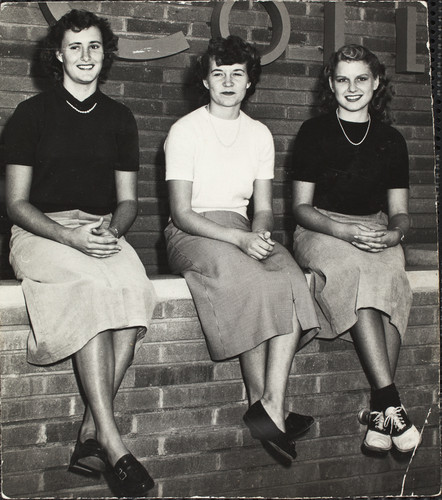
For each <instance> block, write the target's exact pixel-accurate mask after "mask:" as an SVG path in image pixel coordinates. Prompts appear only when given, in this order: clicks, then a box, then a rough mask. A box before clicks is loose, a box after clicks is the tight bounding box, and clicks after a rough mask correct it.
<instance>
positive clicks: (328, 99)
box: [319, 44, 393, 123]
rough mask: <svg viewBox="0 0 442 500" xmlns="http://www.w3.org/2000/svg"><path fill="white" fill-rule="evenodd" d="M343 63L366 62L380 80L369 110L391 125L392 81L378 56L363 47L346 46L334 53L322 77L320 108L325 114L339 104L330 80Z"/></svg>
mask: <svg viewBox="0 0 442 500" xmlns="http://www.w3.org/2000/svg"><path fill="white" fill-rule="evenodd" d="M341 61H347V62H351V61H363V62H365V63H366V64H367V65H368V67H369V68H370V71H371V73H372V75H373V76H374V78H379V85H378V88H377V89H376V90H375V91H374V94H373V99H372V100H371V102H370V104H369V106H368V109H369V112H370V114H371V115H372V116H375V117H376V118H378V119H380V120H382V121H384V122H386V123H391V121H392V120H391V116H390V110H389V108H388V105H389V102H390V101H391V98H392V96H393V90H392V88H391V85H390V81H389V80H388V78H387V77H386V74H385V66H384V65H383V64H382V63H381V62H380V61H379V59H378V58H377V56H375V55H374V54H373V52H370V51H369V50H368V49H367V48H365V47H363V46H362V45H355V44H352V45H344V46H343V47H341V48H340V49H339V50H337V51H336V52H334V53H333V54H332V55H331V56H330V59H329V61H328V64H327V65H326V66H325V67H324V69H323V72H322V76H321V85H320V90H319V107H320V109H321V111H323V112H330V111H334V110H335V109H336V108H337V106H338V103H337V101H336V98H335V94H334V93H333V92H332V90H331V89H330V84H329V79H330V78H331V79H333V78H334V76H335V71H336V67H337V65H338V63H339V62H341Z"/></svg>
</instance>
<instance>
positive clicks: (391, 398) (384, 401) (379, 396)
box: [371, 384, 401, 411]
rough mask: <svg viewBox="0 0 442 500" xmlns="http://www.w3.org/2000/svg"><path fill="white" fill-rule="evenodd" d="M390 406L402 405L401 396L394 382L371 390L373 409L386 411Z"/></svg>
mask: <svg viewBox="0 0 442 500" xmlns="http://www.w3.org/2000/svg"><path fill="white" fill-rule="evenodd" d="M390 406H395V407H396V406H401V398H400V397H399V393H398V391H397V389H396V386H395V385H394V384H390V385H387V386H386V387H382V388H381V389H372V390H371V409H372V410H375V411H385V410H386V409H387V408H388V407H390Z"/></svg>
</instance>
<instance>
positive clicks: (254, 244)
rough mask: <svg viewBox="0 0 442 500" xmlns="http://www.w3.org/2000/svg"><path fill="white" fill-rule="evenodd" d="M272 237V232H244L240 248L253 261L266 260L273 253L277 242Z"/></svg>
mask: <svg viewBox="0 0 442 500" xmlns="http://www.w3.org/2000/svg"><path fill="white" fill-rule="evenodd" d="M271 236H272V233H271V232H270V231H264V230H257V231H252V232H244V233H243V235H242V237H241V241H240V244H239V248H240V249H241V250H242V251H243V252H244V253H245V254H247V255H248V256H249V257H252V259H255V260H264V259H266V258H267V257H268V256H269V255H270V254H271V253H272V252H273V247H274V245H275V242H274V241H273V240H272V239H271Z"/></svg>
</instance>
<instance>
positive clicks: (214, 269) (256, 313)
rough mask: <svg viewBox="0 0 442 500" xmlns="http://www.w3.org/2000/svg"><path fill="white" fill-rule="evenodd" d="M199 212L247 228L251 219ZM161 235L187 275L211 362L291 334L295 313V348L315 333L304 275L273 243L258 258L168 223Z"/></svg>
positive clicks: (172, 261)
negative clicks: (298, 327) (297, 326)
mask: <svg viewBox="0 0 442 500" xmlns="http://www.w3.org/2000/svg"><path fill="white" fill-rule="evenodd" d="M200 215H202V216H204V217H206V218H208V219H210V220H212V221H214V222H216V223H218V224H220V225H222V226H226V227H231V228H237V229H241V230H244V231H250V222H249V221H248V220H247V219H245V218H244V217H243V216H242V215H240V214H238V213H236V212H232V211H210V212H205V213H202V214H200ZM165 236H166V242H167V252H168V258H169V264H170V267H171V269H172V271H173V272H174V273H177V274H182V275H183V276H184V278H185V279H186V282H187V284H188V286H189V289H190V292H191V294H192V297H193V299H194V302H195V306H196V309H197V312H198V316H199V318H200V321H201V325H202V329H203V332H204V334H205V338H206V342H207V347H208V350H209V353H210V356H211V358H212V359H213V360H223V359H227V358H231V357H234V356H237V355H239V354H241V353H243V352H246V351H248V350H250V349H252V348H254V347H256V346H257V345H259V344H261V343H262V342H264V341H266V340H268V339H270V338H272V337H274V336H276V335H283V334H288V333H291V332H293V330H294V319H295V314H296V318H297V319H298V321H299V323H300V325H301V329H302V331H303V335H302V337H301V341H300V345H299V348H300V347H302V346H303V345H305V343H307V342H308V341H309V340H311V339H312V338H313V337H314V335H315V334H316V333H317V327H318V320H317V318H316V313H315V309H314V305H313V301H312V299H311V296H310V292H309V289H308V285H307V282H306V279H305V276H304V273H303V272H302V271H301V269H300V268H299V266H298V265H297V264H296V262H295V261H294V260H293V257H292V256H291V255H290V253H289V252H288V251H287V250H286V249H285V248H284V247H283V246H282V245H280V244H278V243H276V244H275V247H274V250H273V252H272V254H271V255H270V256H269V257H268V258H267V259H265V260H262V261H257V260H255V259H252V258H251V257H249V256H247V255H246V254H245V253H243V252H242V251H241V250H240V249H239V248H238V247H236V246H235V245H232V244H230V243H225V242H222V241H218V240H213V239H210V238H204V237H200V236H192V235H189V234H188V233H185V232H183V231H181V230H180V229H178V228H177V227H176V226H175V225H174V224H173V223H172V222H171V223H170V224H169V225H168V226H167V228H166V230H165Z"/></svg>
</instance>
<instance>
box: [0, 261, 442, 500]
mask: <svg viewBox="0 0 442 500" xmlns="http://www.w3.org/2000/svg"><path fill="white" fill-rule="evenodd" d="M408 276H409V279H410V282H411V285H412V289H413V291H414V300H413V307H412V313H411V315H410V321H409V331H408V334H407V336H406V338H405V342H404V346H403V348H402V350H401V356H400V360H399V367H398V371H397V377H396V382H397V384H398V385H399V386H400V388H401V394H402V399H403V401H404V404H405V406H406V408H407V410H408V411H409V414H410V415H411V417H412V419H413V421H414V422H415V423H416V425H417V426H418V428H421V427H422V426H423V425H424V422H425V421H426V419H427V423H425V430H424V433H423V443H422V445H421V447H420V448H419V450H418V453H417V454H416V456H415V458H414V460H413V466H412V467H411V468H410V471H409V472H408V475H409V477H410V481H411V486H410V488H411V487H412V488H413V493H416V492H418V493H419V494H427V493H428V492H432V491H433V490H432V489H431V488H432V485H434V484H435V479H434V478H435V477H436V472H437V470H436V469H437V468H438V464H439V461H438V460H439V425H438V421H439V407H438V401H439V361H440V359H439V357H440V353H439V327H438V276H437V272H436V271H434V270H428V271H422V270H420V271H417V270H413V271H410V272H409V273H408ZM153 284H154V287H155V289H156V292H157V295H158V298H159V302H158V305H157V307H156V309H155V313H154V319H153V322H152V324H151V326H150V329H149V332H148V334H147V335H146V338H145V340H144V342H143V344H142V346H141V348H140V350H139V351H138V353H137V356H136V360H135V362H134V363H133V365H132V366H131V367H130V368H129V370H128V372H127V375H126V377H125V380H124V381H123V384H122V387H121V390H120V391H119V393H118V395H117V397H116V400H115V410H116V419H117V424H118V426H119V428H120V430H121V433H122V436H123V439H124V441H125V442H126V443H127V445H128V447H129V449H130V450H131V451H132V452H133V453H134V454H135V455H136V456H137V457H138V458H139V459H140V460H141V461H142V462H143V463H145V464H146V466H147V467H148V469H149V471H150V473H151V474H152V476H153V477H154V478H155V480H156V486H155V488H154V489H153V490H152V492H150V493H151V495H152V496H154V497H179V498H188V497H190V496H224V497H228V498H230V497H232V496H234V497H237V496H242V497H253V498H256V497H257V496H258V495H259V494H264V493H266V492H268V494H269V495H271V496H277V497H281V496H284V495H289V496H290V497H293V495H298V494H299V495H302V494H304V493H305V491H309V492H310V493H309V496H311V495H312V494H314V495H316V496H318V497H323V495H324V491H325V490H326V487H327V488H328V490H327V491H330V492H333V494H334V495H336V496H361V495H366V494H367V492H369V493H370V494H372V495H375V496H376V495H377V496H379V495H384V494H386V493H385V492H390V491H391V492H392V493H395V492H396V491H397V490H396V489H395V488H396V483H395V484H394V485H390V483H389V481H397V480H398V478H402V476H403V474H404V473H405V470H406V467H407V466H408V462H407V463H404V462H403V461H400V460H398V459H397V458H396V457H393V456H392V455H391V454H389V455H387V457H384V458H383V459H381V460H374V459H372V458H368V457H365V456H364V455H362V454H361V453H360V445H361V441H362V439H363V436H364V432H365V428H364V426H362V425H360V423H359V422H358V420H357V413H358V411H359V410H360V409H361V408H364V407H367V406H368V404H369V397H370V394H369V390H368V384H367V380H366V377H365V374H364V372H363V371H362V369H361V367H360V364H359V361H358V358H357V355H356V353H355V351H354V348H353V345H352V344H351V343H349V342H342V341H339V340H337V341H319V340H318V341H313V342H311V343H309V344H308V345H307V346H306V347H305V348H304V349H302V350H301V351H300V352H299V353H298V354H297V355H296V357H295V362H294V364H293V367H292V372H291V375H290V377H289V383H288V388H287V405H288V407H289V408H293V409H295V410H296V411H297V412H299V413H304V414H312V415H314V417H315V423H314V425H313V426H312V428H311V430H310V431H309V433H308V434H307V435H306V436H305V437H304V438H302V439H300V440H299V441H298V444H297V450H298V458H297V460H296V461H295V463H294V464H292V466H291V467H289V468H286V467H283V466H281V465H280V464H279V462H278V461H277V460H276V459H275V456H274V454H273V455H272V454H271V452H270V451H268V450H266V449H264V448H263V447H262V445H261V444H260V443H259V442H258V441H256V440H253V439H252V437H251V436H250V433H249V431H248V429H247V428H246V426H245V425H244V423H243V420H242V417H243V414H244V412H245V411H246V408H247V402H246V394H245V390H244V385H243V382H242V380H241V372H240V369H239V363H238V362H237V360H232V361H228V362H224V363H213V362H212V361H211V360H210V358H209V356H208V353H207V349H206V346H205V342H204V337H203V334H202V331H201V327H200V324H199V322H198V318H197V316H196V310H195V307H194V304H193V302H192V300H191V295H190V292H189V289H188V288H187V285H186V284H185V281H184V280H183V279H182V278H177V277H173V278H171V277H167V276H166V277H162V278H159V279H155V280H153ZM0 314H1V315H2V327H1V329H0V332H1V335H2V338H1V343H0V361H1V370H2V371H1V376H2V387H1V390H2V415H1V418H2V453H3V457H2V458H3V470H2V479H3V492H4V494H6V495H8V496H11V497H19V498H23V497H26V498H28V497H29V498H30V497H40V498H41V497H56V498H61V497H75V498H78V497H88V498H103V497H109V496H115V495H116V493H117V492H116V491H115V490H114V489H112V488H113V486H112V481H111V480H107V481H106V480H105V479H104V478H102V479H100V480H99V481H92V480H90V479H85V478H82V477H80V476H76V475H73V474H70V473H68V472H67V470H66V469H67V464H68V462H69V459H70V454H71V452H72V449H73V446H74V443H75V439H76V435H77V432H78V427H79V424H80V421H81V418H82V414H83V411H84V406H83V401H82V398H81V396H80V394H79V393H78V388H77V383H76V378H75V375H74V372H73V366H72V363H71V361H70V360H66V361H63V362H61V363H57V364H54V365H51V366H48V367H39V366H33V365H29V364H28V363H26V337H27V334H28V332H29V323H28V317H27V314H26V308H25V305H24V300H23V294H22V292H21V288H20V286H19V283H18V282H16V281H10V282H8V283H1V282H0ZM410 366H413V370H410V369H409V367H410ZM429 409H431V413H430V414H429V416H428V411H429ZM427 417H428V418H427ZM24 474H26V481H23V477H24ZM417 475H419V477H418V476H417ZM422 475H424V476H425V477H427V478H428V481H427V482H425V483H424V482H422V481H421V480H420V479H419V478H420V477H421V476H422ZM362 476H364V479H363V480H361V481H359V479H358V478H360V477H362ZM365 477H370V479H371V482H367V481H366V479H365ZM351 479H352V480H351ZM399 483H400V481H399ZM387 486H388V487H387ZM339 488H346V489H345V490H340V489H339ZM367 488H368V489H367ZM389 488H391V490H390V489H389ZM405 491H406V493H407V494H408V493H411V489H408V490H405ZM288 492H291V493H290V494H289V493H288Z"/></svg>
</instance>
